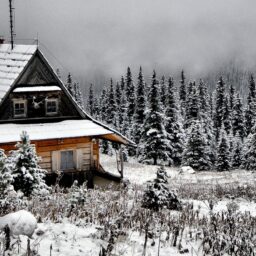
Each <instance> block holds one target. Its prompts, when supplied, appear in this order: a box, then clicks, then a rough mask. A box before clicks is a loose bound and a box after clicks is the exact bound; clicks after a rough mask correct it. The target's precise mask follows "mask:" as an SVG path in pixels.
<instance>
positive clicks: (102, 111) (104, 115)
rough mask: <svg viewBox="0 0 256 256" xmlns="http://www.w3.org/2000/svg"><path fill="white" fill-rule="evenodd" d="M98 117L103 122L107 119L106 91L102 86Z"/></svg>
mask: <svg viewBox="0 0 256 256" xmlns="http://www.w3.org/2000/svg"><path fill="white" fill-rule="evenodd" d="M100 119H101V121H103V122H106V120H107V91H106V88H105V87H103V89H102V91H101V95H100Z"/></svg>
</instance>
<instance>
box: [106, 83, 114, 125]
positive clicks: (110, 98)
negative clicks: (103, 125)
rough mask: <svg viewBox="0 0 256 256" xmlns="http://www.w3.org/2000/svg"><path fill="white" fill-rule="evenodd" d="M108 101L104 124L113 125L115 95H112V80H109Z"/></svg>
mask: <svg viewBox="0 0 256 256" xmlns="http://www.w3.org/2000/svg"><path fill="white" fill-rule="evenodd" d="M107 97H108V100H107V112H106V122H107V123H108V124H111V125H113V122H114V120H115V114H116V102H115V95H114V87H113V80H112V79H111V80H110V86H109V90H108V95H107Z"/></svg>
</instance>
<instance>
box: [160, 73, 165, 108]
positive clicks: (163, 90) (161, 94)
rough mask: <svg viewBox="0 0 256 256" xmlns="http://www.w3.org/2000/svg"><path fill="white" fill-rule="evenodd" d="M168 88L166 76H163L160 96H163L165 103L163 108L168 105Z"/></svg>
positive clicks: (162, 100) (162, 101)
mask: <svg viewBox="0 0 256 256" xmlns="http://www.w3.org/2000/svg"><path fill="white" fill-rule="evenodd" d="M166 94H167V89H166V81H165V76H162V79H161V81H160V98H161V103H162V105H163V108H165V107H166V98H167V95H166Z"/></svg>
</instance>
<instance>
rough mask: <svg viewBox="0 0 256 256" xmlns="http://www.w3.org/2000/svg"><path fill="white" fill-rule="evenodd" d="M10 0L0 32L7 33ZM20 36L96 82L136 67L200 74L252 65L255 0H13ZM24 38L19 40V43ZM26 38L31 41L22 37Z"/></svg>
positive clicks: (2, 4)
mask: <svg viewBox="0 0 256 256" xmlns="http://www.w3.org/2000/svg"><path fill="white" fill-rule="evenodd" d="M8 2H9V1H8V0H1V1H0V29H1V30H0V35H3V36H4V37H5V38H9V16H8V15H9V13H8V12H9V9H8ZM14 4H15V32H16V38H17V40H16V42H17V43H19V42H21V41H20V40H18V39H34V38H36V37H38V38H39V42H40V43H39V44H40V48H41V49H42V51H43V52H44V53H45V55H46V56H47V57H48V58H49V60H50V61H51V62H52V63H54V65H55V67H59V68H60V69H63V70H64V72H68V71H70V72H71V73H72V74H73V75H74V76H75V77H77V78H78V79H79V80H81V81H84V82H85V84H86V85H88V84H89V83H96V84H99V83H101V81H103V80H106V79H109V78H110V77H113V78H114V79H119V77H120V76H121V75H122V74H124V73H125V70H126V68H127V66H131V68H132V71H133V73H134V76H137V73H138V69H139V66H140V65H141V66H142V67H143V69H144V71H145V72H146V74H150V73H151V71H152V70H153V69H156V70H157V72H158V73H159V74H166V75H171V74H175V73H177V71H180V70H181V69H182V68H183V69H185V71H186V72H187V73H188V74H190V75H191V76H193V77H198V76H203V75H205V74H206V73H209V72H212V71H213V70H216V69H218V68H220V67H221V66H223V65H225V64H226V63H229V62H230V61H234V62H236V63H237V64H238V65H239V66H241V67H243V68H248V69H254V67H255V60H256V43H255V42H256V33H255V31H256V1H255V0H158V1H156V0H129V1H127V0H55V1H53V0H15V1H14ZM23 42H24V40H23ZM26 42H30V41H26Z"/></svg>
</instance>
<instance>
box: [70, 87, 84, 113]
mask: <svg viewBox="0 0 256 256" xmlns="http://www.w3.org/2000/svg"><path fill="white" fill-rule="evenodd" d="M73 88H74V98H75V100H76V103H77V104H78V106H80V107H81V108H82V109H83V108H84V101H83V96H82V92H81V88H80V84H79V83H78V82H75V83H74V84H73Z"/></svg>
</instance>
